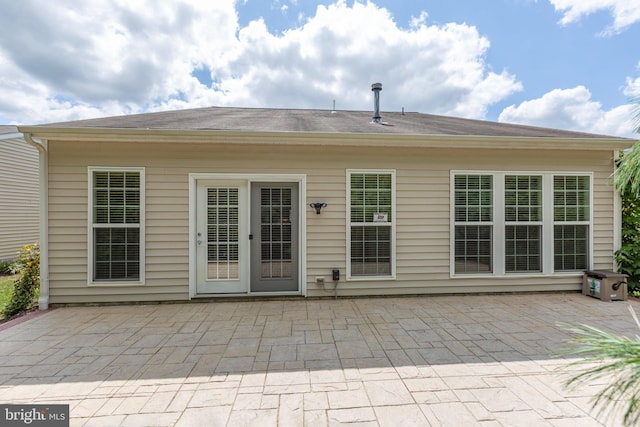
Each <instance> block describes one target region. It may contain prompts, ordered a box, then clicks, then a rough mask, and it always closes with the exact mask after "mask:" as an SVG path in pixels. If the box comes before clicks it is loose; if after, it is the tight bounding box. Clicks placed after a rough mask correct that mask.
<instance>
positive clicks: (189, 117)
mask: <svg viewBox="0 0 640 427" xmlns="http://www.w3.org/2000/svg"><path fill="white" fill-rule="evenodd" d="M381 115H382V120H383V122H385V123H386V125H385V124H382V125H381V124H374V123H372V122H371V119H372V113H371V112H368V111H335V112H332V111H331V110H296V109H274V108H226V107H206V108H195V109H188V110H177V111H165V112H156V113H145V114H132V115H127V116H116V117H105V118H98V119H89V120H77V121H70V122H63V123H52V124H47V125H41V126H43V127H55V128H68V129H72V128H111V129H158V130H225V131H245V132H312V133H365V134H405V135H451V136H455V135H459V136H504V137H542V138H545V137H547V138H606V139H612V138H615V137H610V136H604V135H594V134H589V133H584V132H573V131H565V130H558V129H547V128H540V127H534V126H522V125H513V124H508V123H497V122H489V121H481V120H470V119H461V118H457V117H447V116H437V115H433V114H422V113H404V114H403V113H399V112H382V113H381ZM621 139H623V138H621Z"/></svg>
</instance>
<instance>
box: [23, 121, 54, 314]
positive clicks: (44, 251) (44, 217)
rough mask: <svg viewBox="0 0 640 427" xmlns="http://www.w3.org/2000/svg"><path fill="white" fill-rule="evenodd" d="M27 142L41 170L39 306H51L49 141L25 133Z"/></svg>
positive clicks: (44, 307) (45, 307)
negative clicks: (37, 159) (34, 151)
mask: <svg viewBox="0 0 640 427" xmlns="http://www.w3.org/2000/svg"><path fill="white" fill-rule="evenodd" d="M24 140H25V142H26V143H27V144H29V145H31V146H33V147H35V148H36V149H37V150H38V153H39V156H38V158H39V161H40V165H39V170H40V185H39V187H40V298H38V308H40V310H46V309H47V308H49V203H48V201H49V156H48V151H47V141H46V140H41V139H36V140H34V139H33V138H31V134H30V133H24Z"/></svg>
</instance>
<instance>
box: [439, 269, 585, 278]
mask: <svg viewBox="0 0 640 427" xmlns="http://www.w3.org/2000/svg"><path fill="white" fill-rule="evenodd" d="M583 274H584V272H583V271H582V270H580V271H568V272H567V271H563V272H559V273H552V274H543V273H537V274H530V273H509V274H504V275H500V276H498V275H497V274H493V273H488V274H452V275H450V276H449V278H450V279H536V278H549V277H575V276H580V277H582V275H583Z"/></svg>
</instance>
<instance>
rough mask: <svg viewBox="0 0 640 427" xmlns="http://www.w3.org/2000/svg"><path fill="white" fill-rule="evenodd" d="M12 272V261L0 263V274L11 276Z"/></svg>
mask: <svg viewBox="0 0 640 427" xmlns="http://www.w3.org/2000/svg"><path fill="white" fill-rule="evenodd" d="M12 270H13V261H9V260H7V261H0V274H11V272H12Z"/></svg>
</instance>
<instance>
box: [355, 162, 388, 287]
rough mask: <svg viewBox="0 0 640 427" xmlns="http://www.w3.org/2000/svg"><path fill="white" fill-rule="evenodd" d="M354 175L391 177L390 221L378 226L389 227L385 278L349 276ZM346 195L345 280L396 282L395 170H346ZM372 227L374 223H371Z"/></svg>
mask: <svg viewBox="0 0 640 427" xmlns="http://www.w3.org/2000/svg"><path fill="white" fill-rule="evenodd" d="M356 173H362V174H367V173H372V174H390V175H391V221H390V222H388V223H383V224H380V225H381V226H382V225H391V274H390V275H387V276H352V275H351V175H352V174H356ZM346 180H347V194H346V199H347V200H346V206H347V209H346V211H347V217H346V221H345V222H346V225H347V230H346V235H347V259H346V264H347V274H346V280H347V281H350V282H362V281H368V282H370V281H384V280H396V170H395V169H347V170H346ZM371 224H372V225H374V224H375V223H371Z"/></svg>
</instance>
